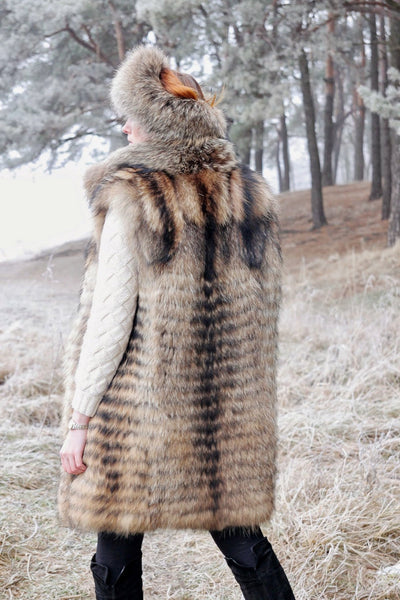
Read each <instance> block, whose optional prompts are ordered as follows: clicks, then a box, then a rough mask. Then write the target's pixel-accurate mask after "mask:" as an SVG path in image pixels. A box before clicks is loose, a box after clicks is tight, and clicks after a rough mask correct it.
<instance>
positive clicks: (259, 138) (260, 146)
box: [254, 121, 264, 174]
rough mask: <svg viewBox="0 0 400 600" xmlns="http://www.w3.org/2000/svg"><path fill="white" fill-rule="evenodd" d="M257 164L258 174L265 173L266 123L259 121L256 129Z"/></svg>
mask: <svg viewBox="0 0 400 600" xmlns="http://www.w3.org/2000/svg"><path fill="white" fill-rule="evenodd" d="M254 134H255V135H254V145H255V162H256V171H257V173H261V174H262V172H263V154H264V121H257V123H256V126H255V128H254Z"/></svg>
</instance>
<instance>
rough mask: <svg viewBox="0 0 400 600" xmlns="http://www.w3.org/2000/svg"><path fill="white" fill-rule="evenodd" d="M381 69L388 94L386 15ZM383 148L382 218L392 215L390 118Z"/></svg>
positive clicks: (382, 19) (384, 121)
mask: <svg viewBox="0 0 400 600" xmlns="http://www.w3.org/2000/svg"><path fill="white" fill-rule="evenodd" d="M380 71H381V94H382V95H383V96H386V88H387V86H388V83H389V82H388V73H387V71H388V57H387V50H386V31H385V17H384V16H383V15H382V16H381V17H380ZM381 149H382V183H383V189H382V219H388V218H389V216H390V197H391V194H392V165H391V155H392V149H391V134H390V126H389V119H382V122H381Z"/></svg>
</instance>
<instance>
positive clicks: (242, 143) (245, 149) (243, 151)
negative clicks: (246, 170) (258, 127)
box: [236, 127, 253, 166]
mask: <svg viewBox="0 0 400 600" xmlns="http://www.w3.org/2000/svg"><path fill="white" fill-rule="evenodd" d="M252 133H253V132H252V128H251V127H246V128H243V130H242V131H240V139H236V144H237V147H238V149H239V155H240V158H241V159H242V162H243V163H244V164H245V165H247V166H250V159H251V142H252Z"/></svg>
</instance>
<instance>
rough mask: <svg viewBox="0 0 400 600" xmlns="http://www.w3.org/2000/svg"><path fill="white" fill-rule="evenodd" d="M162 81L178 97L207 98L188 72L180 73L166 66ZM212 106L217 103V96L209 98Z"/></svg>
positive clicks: (168, 90) (163, 70)
mask: <svg viewBox="0 0 400 600" xmlns="http://www.w3.org/2000/svg"><path fill="white" fill-rule="evenodd" d="M160 79H161V83H162V84H163V86H164V88H165V89H166V90H167V92H169V93H170V94H173V95H174V96H176V97H177V98H190V99H192V100H206V98H205V97H204V94H203V90H202V89H201V87H200V85H199V84H198V83H197V81H196V80H195V78H194V77H192V76H191V75H189V74H188V73H179V72H178V71H174V70H172V69H168V68H167V67H164V68H163V69H162V70H161V73H160ZM206 102H209V103H210V104H211V106H214V104H215V96H214V97H213V98H211V99H210V100H209V99H207V100H206Z"/></svg>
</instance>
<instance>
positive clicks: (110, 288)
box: [72, 208, 138, 417]
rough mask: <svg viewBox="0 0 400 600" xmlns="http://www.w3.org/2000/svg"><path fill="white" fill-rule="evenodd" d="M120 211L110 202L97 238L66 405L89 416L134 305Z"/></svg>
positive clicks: (115, 361) (130, 255) (124, 339)
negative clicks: (89, 291)
mask: <svg viewBox="0 0 400 600" xmlns="http://www.w3.org/2000/svg"><path fill="white" fill-rule="evenodd" d="M128 222H129V219H126V217H125V219H124V216H123V215H122V214H121V211H117V210H116V209H113V208H111V209H110V210H109V211H108V212H107V215H106V218H105V221H104V227H103V231H102V234H101V239H100V247H99V257H98V260H99V264H98V271H97V278H96V285H95V289H94V294H93V303H92V308H91V311H90V316H89V319H88V322H87V328H86V332H85V335H84V338H83V342H82V348H81V353H80V357H79V363H78V367H77V370H76V373H75V384H76V389H75V394H74V398H73V400H72V407H73V408H74V409H76V410H78V411H79V412H80V413H83V414H85V415H88V416H89V417H92V416H93V415H94V414H95V412H96V410H97V407H98V405H99V403H100V400H101V399H102V397H103V395H104V393H105V392H106V390H107V388H108V386H109V384H110V382H111V380H112V378H113V377H114V375H115V372H116V370H117V368H118V365H119V363H120V361H121V358H122V356H123V354H124V352H125V349H126V346H127V344H128V341H129V336H130V333H131V330H132V324H133V318H134V315H135V310H136V303H137V293H138V282H137V273H136V266H135V261H134V248H133V244H132V241H131V237H132V236H130V235H129V229H128V227H127V225H128Z"/></svg>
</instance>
